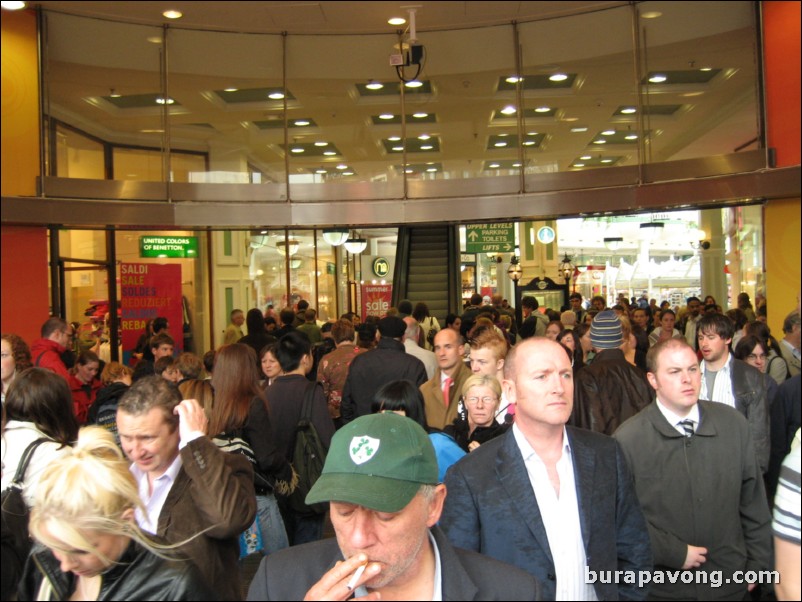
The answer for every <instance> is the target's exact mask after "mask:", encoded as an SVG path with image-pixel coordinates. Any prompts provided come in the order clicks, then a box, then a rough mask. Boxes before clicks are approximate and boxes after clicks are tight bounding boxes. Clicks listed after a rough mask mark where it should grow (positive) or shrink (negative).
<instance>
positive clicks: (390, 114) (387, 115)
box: [379, 113, 395, 120]
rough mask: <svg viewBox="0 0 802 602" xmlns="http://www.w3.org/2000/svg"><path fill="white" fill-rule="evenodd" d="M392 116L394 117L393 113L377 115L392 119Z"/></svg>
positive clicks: (380, 117)
mask: <svg viewBox="0 0 802 602" xmlns="http://www.w3.org/2000/svg"><path fill="white" fill-rule="evenodd" d="M393 117H395V115H393V114H392V113H382V114H381V115H379V119H385V120H387V119H392V118H393Z"/></svg>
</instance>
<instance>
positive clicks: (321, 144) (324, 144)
mask: <svg viewBox="0 0 802 602" xmlns="http://www.w3.org/2000/svg"><path fill="white" fill-rule="evenodd" d="M328 145H329V143H328V142H325V141H323V140H318V141H317V142H315V146H328Z"/></svg>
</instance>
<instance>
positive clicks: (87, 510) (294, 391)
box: [2, 293, 802, 600]
mask: <svg viewBox="0 0 802 602" xmlns="http://www.w3.org/2000/svg"><path fill="white" fill-rule="evenodd" d="M520 309H521V315H522V319H521V321H520V323H518V321H517V320H516V315H515V311H514V309H513V308H511V307H510V306H509V304H507V303H506V302H505V301H504V300H503V299H502V298H501V296H500V295H496V296H494V297H492V298H483V297H482V296H481V295H474V296H473V297H472V298H471V299H470V301H469V302H468V303H467V304H466V306H465V307H464V308H463V309H462V311H460V312H458V313H457V312H455V313H452V314H449V315H448V317H447V318H446V320H445V322H444V323H443V324H442V325H441V324H440V322H439V321H438V320H437V318H435V317H433V316H432V315H431V313H430V312H429V309H428V307H427V305H426V303H424V302H419V303H417V304H416V305H413V303H411V302H410V301H408V300H403V301H401V302H400V303H398V306H397V307H394V308H391V309H390V310H389V311H388V312H387V314H386V315H384V316H382V317H368V318H367V319H365V320H364V321H362V320H361V319H360V316H359V315H357V314H353V313H348V314H345V315H343V316H341V317H340V318H339V319H337V320H332V321H329V322H325V323H321V322H320V321H318V320H317V312H316V311H315V309H314V308H311V307H310V306H309V303H308V302H307V301H305V300H300V301H299V302H298V303H297V305H296V306H295V307H293V308H285V309H283V310H281V311H280V312H278V314H276V312H275V311H274V310H273V309H272V307H271V308H269V311H267V312H263V311H262V310H260V309H258V308H254V309H250V310H249V311H247V312H243V311H242V310H239V309H236V310H234V311H232V312H231V315H230V323H229V325H228V326H227V328H226V329H225V332H224V333H223V344H222V345H221V346H220V347H219V348H217V349H214V350H210V351H208V352H207V353H206V354H204V355H203V356H202V357H201V356H198V355H195V354H193V353H189V352H184V353H179V354H176V353H175V342H174V339H173V338H172V336H171V334H170V331H169V325H168V324H167V321H166V320H164V319H163V318H157V319H155V320H153V321H152V322H151V323H149V324H148V326H147V330H146V332H145V333H144V334H143V335H142V337H141V338H140V341H139V342H138V343H137V346H136V348H135V349H133V350H131V351H132V353H131V354H130V361H129V362H124V363H121V362H117V361H111V362H108V363H106V362H103V361H102V360H101V359H100V358H99V357H98V355H97V354H96V353H95V352H93V351H92V350H91V349H86V350H83V351H81V352H80V353H79V354H77V355H76V354H74V353H70V350H72V349H73V345H72V340H73V339H74V337H75V335H76V329H75V327H74V326H73V325H71V324H70V323H68V322H66V321H65V320H63V319H61V318H58V317H51V318H49V319H48V320H47V321H46V322H45V323H44V324H43V325H42V328H41V338H40V339H38V340H36V341H33V342H32V343H31V344H30V345H28V344H27V343H26V342H25V341H24V340H23V339H22V338H20V337H19V336H17V335H14V334H4V335H2V407H3V437H2V459H3V475H2V488H3V491H4V504H5V495H6V491H10V490H11V488H13V486H14V484H13V483H12V482H13V481H14V479H15V478H16V477H17V475H18V473H19V472H20V470H19V469H20V468H22V469H23V470H22V473H23V474H22V477H21V478H22V483H21V486H22V495H23V499H24V501H25V504H26V505H27V507H28V508H29V511H30V520H29V524H28V531H29V533H30V537H31V538H32V541H33V547H32V548H31V546H30V543H31V541H30V540H25V541H20V538H19V537H17V536H15V535H14V534H13V533H12V529H11V528H10V526H9V525H7V521H11V520H14V521H16V520H17V519H18V518H19V517H12V516H11V515H9V514H7V513H6V511H5V509H4V511H3V563H2V568H3V592H2V594H3V599H4V600H6V599H14V597H15V596H19V599H34V598H36V599H53V600H62V599H86V600H94V599H98V600H111V599H123V598H126V599H154V600H155V599H164V600H206V599H216V600H236V599H242V597H243V596H244V595H245V593H246V592H247V597H248V599H251V600H268V599H276V600H281V599H300V598H305V599H342V600H345V599H348V598H350V597H353V596H357V597H360V599H380V598H381V599H407V600H413V599H498V600H502V599H503V600H515V599H522V600H523V599H544V600H568V599H571V600H594V599H645V598H646V597H647V596H652V597H656V598H659V599H677V600H679V599H688V598H703V599H744V597H745V596H748V595H750V592H751V595H752V596H753V598H754V597H755V596H759V595H761V590H762V595H764V596H770V595H772V590H773V591H774V592H775V593H776V595H777V596H778V597H779V598H780V599H799V596H800V568H799V567H800V522H799V521H800V518H799V516H800V510H799V507H800V446H799V437H800V435H799V427H800V404H801V403H802V400H801V399H800V395H801V394H800V379H802V376H800V314H799V307H797V309H796V310H794V311H792V312H790V313H788V315H787V317H786V318H785V320H784V322H783V328H782V330H783V332H782V338H780V339H779V340H778V339H776V338H774V337H773V336H772V334H771V332H770V330H769V327H768V326H767V324H766V311H765V302H761V303H758V304H757V307H753V306H752V304H751V301H750V299H749V297H748V295H745V294H741V295H739V297H738V300H737V304H736V307H734V308H732V309H730V310H727V311H724V309H723V308H722V307H721V306H719V305H718V304H717V303H716V300H715V299H713V298H712V297H707V298H705V299H704V300H700V299H699V298H697V297H690V298H688V299H687V300H686V303H685V304H684V305H683V306H681V307H673V308H672V307H670V304H668V302H663V304H661V305H658V304H657V302H656V300H654V299H652V300H649V299H646V298H645V297H644V298H640V299H636V298H629V299H627V298H626V297H625V296H623V295H622V296H619V298H618V299H617V300H616V303H614V304H612V306H609V304H608V300H607V299H605V298H604V297H602V296H595V297H593V298H591V299H590V300H587V301H586V300H585V299H583V297H582V295H580V294H579V293H573V294H571V295H570V297H569V303H568V304H567V305H566V306H565V307H561V308H543V307H540V305H539V302H538V299H537V298H536V297H535V296H524V297H523V298H522V300H521V308H520ZM243 326H244V327H245V328H244V329H243ZM778 336H779V335H778ZM304 413H305V414H304ZM299 423H301V424H308V425H311V426H312V427H313V431H314V433H315V436H316V437H317V439H318V440H319V444H320V445H321V446H322V448H323V449H325V450H326V454H325V456H326V457H325V464H324V466H323V470H322V475H320V477H319V478H318V479H317V481H316V482H315V483H314V486H313V487H312V488H311V490H310V491H309V492H308V495H307V494H306V491H304V492H303V495H305V498H304V497H303V495H302V496H301V497H300V499H299V495H298V492H299V491H300V490H299V489H298V487H299V470H300V461H301V460H300V459H299V457H298V455H297V454H298V453H299V451H298V446H297V445H296V443H297V442H298V435H297V432H298V431H297V428H298V425H299ZM794 441H796V443H794ZM29 447H30V448H31V452H30V460H29V461H28V462H27V464H26V463H25V462H26V461H25V460H24V459H23V458H24V457H26V456H27V455H28V454H26V450H28V448H29ZM775 500H776V503H775ZM327 511H328V512H327ZM772 512H773V519H772ZM327 516H328V517H329V519H330V523H327V522H326V517H327ZM326 524H330V526H331V528H332V529H333V532H334V535H335V537H334V538H330V539H325V537H324V532H325V526H326ZM254 551H257V552H258V553H260V554H262V555H264V560H263V561H262V563H261V565H260V567H259V569H258V571H257V573H256V575H255V576H254V577H253V579H252V581H251V582H250V583H243V582H242V576H243V574H244V573H243V561H242V559H243V558H244V557H245V556H246V555H247V554H249V553H253V552H254ZM775 567H776V570H777V571H779V575H780V579H779V581H777V580H774V581H771V580H769V581H765V582H764V583H762V584H761V585H760V587H757V586H758V584H757V583H755V582H750V583H747V582H746V580H744V579H741V580H740V581H739V580H737V579H735V578H732V577H733V575H736V574H737V573H738V572H739V571H741V572H743V573H742V574H746V573H747V572H752V571H754V572H759V571H770V570H773V569H775ZM672 574H673V575H675V577H674V579H670V578H667V577H666V576H667V575H668V576H670V575H672ZM680 574H682V578H679V577H678V575H680ZM755 574H757V573H755ZM686 575H688V577H686ZM721 575H724V581H716V578H717V577H716V576H718V577H721ZM753 590H754V591H753Z"/></svg>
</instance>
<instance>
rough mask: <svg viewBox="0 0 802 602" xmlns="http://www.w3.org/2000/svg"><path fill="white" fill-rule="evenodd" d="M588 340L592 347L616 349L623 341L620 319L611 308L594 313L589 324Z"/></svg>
mask: <svg viewBox="0 0 802 602" xmlns="http://www.w3.org/2000/svg"><path fill="white" fill-rule="evenodd" d="M590 342H591V343H592V344H593V348H594V349H598V350H601V349H617V348H618V347H620V346H621V345H622V344H623V343H624V335H623V332H622V330H621V320H620V319H619V317H618V314H617V313H615V312H614V311H613V310H612V309H605V310H604V311H601V312H599V313H598V314H596V317H595V318H593V322H591V324H590Z"/></svg>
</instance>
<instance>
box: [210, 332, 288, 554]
mask: <svg viewBox="0 0 802 602" xmlns="http://www.w3.org/2000/svg"><path fill="white" fill-rule="evenodd" d="M212 387H213V388H214V404H213V406H212V416H211V419H210V421H209V436H210V437H212V438H214V439H216V441H215V442H216V443H218V445H221V447H224V448H225V449H226V451H232V452H234V451H236V452H239V453H243V454H244V455H245V456H246V457H248V459H249V460H250V461H251V462H252V463H253V465H254V466H253V469H254V487H255V489H256V506H257V514H258V517H259V522H260V527H261V530H262V540H263V543H264V552H265V554H269V553H271V552H275V551H278V550H281V549H283V548H286V547H287V545H288V542H287V534H286V531H285V529H284V523H283V522H282V520H281V514H280V513H279V509H278V503H277V501H276V497H275V491H279V493H285V494H288V493H289V492H290V491H289V490H290V489H291V488H292V485H291V483H292V480H293V478H292V477H293V471H292V467H291V466H290V463H289V462H288V461H287V459H286V458H285V457H284V454H283V453H282V452H281V450H279V449H278V447H276V444H275V441H274V439H273V429H272V427H271V424H270V415H269V412H268V409H267V401H266V400H265V397H264V393H263V392H262V389H261V387H260V386H259V373H258V372H257V370H256V353H254V351H253V349H252V348H251V347H249V346H247V345H243V344H240V343H235V344H233V345H225V346H223V347H221V348H220V350H219V351H218V352H217V357H216V359H215V362H214V373H213V374H212ZM221 443H222V444H221ZM223 444H226V445H223Z"/></svg>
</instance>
